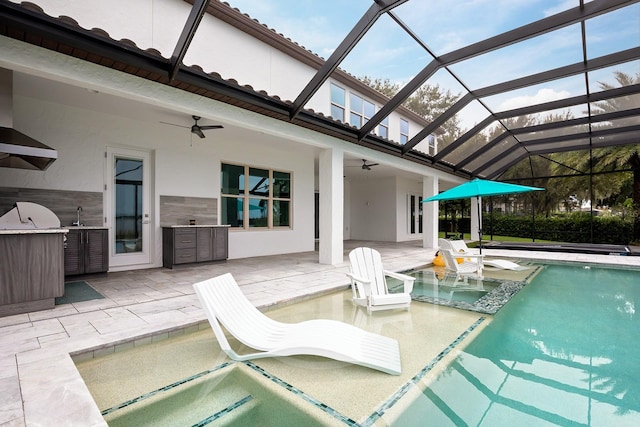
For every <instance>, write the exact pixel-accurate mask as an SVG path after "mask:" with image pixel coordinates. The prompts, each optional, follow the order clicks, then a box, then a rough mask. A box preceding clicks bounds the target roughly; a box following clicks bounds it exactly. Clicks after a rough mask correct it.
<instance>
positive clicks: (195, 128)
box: [191, 125, 204, 138]
mask: <svg viewBox="0 0 640 427" xmlns="http://www.w3.org/2000/svg"><path fill="white" fill-rule="evenodd" d="M191 133H195V134H196V135H198V136H199V137H200V138H204V133H202V130H200V126H197V125H193V126H191Z"/></svg>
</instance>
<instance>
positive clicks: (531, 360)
mask: <svg viewBox="0 0 640 427" xmlns="http://www.w3.org/2000/svg"><path fill="white" fill-rule="evenodd" d="M636 301H640V271H638V270H631V269H629V270H621V269H611V268H606V267H595V266H584V265H548V266H545V267H544V268H543V269H542V270H541V271H540V272H539V274H538V275H537V276H536V277H535V278H534V279H533V280H532V282H531V283H530V284H529V285H528V286H526V287H525V288H524V289H522V290H521V291H520V292H519V293H518V294H517V295H515V296H514V297H513V298H512V300H511V301H510V302H509V303H508V304H507V305H506V306H505V307H504V308H503V309H502V310H500V311H499V312H498V313H497V315H496V316H495V318H494V320H493V322H491V323H490V324H489V325H488V326H487V327H486V328H484V329H483V330H482V332H481V333H480V334H479V335H478V336H477V337H476V339H474V340H473V341H472V342H471V343H470V344H469V345H468V346H467V347H466V348H465V349H464V351H462V352H461V353H460V354H459V355H458V356H457V357H456V358H455V359H454V361H453V362H452V363H451V364H450V365H449V366H448V367H447V368H446V369H445V370H444V371H443V372H442V373H441V374H440V375H439V376H438V377H437V378H436V379H435V380H434V381H433V382H432V383H431V384H430V385H429V386H428V387H427V388H426V390H425V391H424V393H422V395H421V396H420V397H419V398H417V399H415V400H414V402H413V403H412V404H411V405H410V406H409V407H408V409H407V410H406V411H404V412H403V413H402V414H401V415H400V416H399V417H398V418H397V420H396V423H395V425H398V426H411V425H416V426H418V425H424V423H425V422H426V421H427V420H428V421H429V424H431V425H438V426H467V425H473V426H514V425H527V426H532V425H536V426H538V425H561V426H613V425H615V426H626V425H629V426H631V425H634V426H636V425H640V364H639V363H638V360H639V356H640V340H639V339H638V331H639V330H640V320H639V319H638V317H637V315H636V313H635V302H636Z"/></svg>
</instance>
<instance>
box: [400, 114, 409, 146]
mask: <svg viewBox="0 0 640 427" xmlns="http://www.w3.org/2000/svg"><path fill="white" fill-rule="evenodd" d="M405 123H406V128H407V129H406V132H403V129H402V128H403V126H402V125H403V124H405ZM407 142H409V120H407V119H403V118H400V144H401V145H405V144H406V143H407Z"/></svg>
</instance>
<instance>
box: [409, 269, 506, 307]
mask: <svg viewBox="0 0 640 427" xmlns="http://www.w3.org/2000/svg"><path fill="white" fill-rule="evenodd" d="M406 274H408V275H410V276H413V277H415V278H416V281H415V282H414V285H413V291H412V292H411V294H412V295H413V296H423V297H431V298H437V299H439V300H444V301H464V302H467V303H470V304H471V303H474V302H475V301H477V300H479V299H480V298H482V297H483V296H485V295H486V294H487V293H489V292H490V291H492V290H493V289H495V288H496V287H498V286H500V285H501V283H502V282H499V281H497V280H489V279H474V278H467V279H466V280H463V279H459V278H458V277H456V275H455V274H448V273H446V274H445V273H441V274H438V273H436V272H434V271H432V270H429V269H423V270H413V271H409V272H407V273H406Z"/></svg>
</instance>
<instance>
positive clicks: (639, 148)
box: [592, 71, 640, 242]
mask: <svg viewBox="0 0 640 427" xmlns="http://www.w3.org/2000/svg"><path fill="white" fill-rule="evenodd" d="M614 77H615V80H616V82H617V83H618V84H619V86H621V87H624V86H629V85H632V84H639V83H640V73H638V74H636V75H635V76H632V75H629V74H625V73H623V72H620V71H616V72H614ZM598 85H599V87H600V89H602V90H608V89H613V88H614V86H613V85H611V84H609V83H603V82H600V83H599V84H598ZM636 106H637V98H634V97H633V96H622V97H618V98H612V99H608V100H605V101H600V102H597V103H595V105H594V107H593V111H592V112H593V113H594V114H603V113H608V112H615V111H624V110H628V109H631V108H635V107H636ZM637 123H638V119H637V118H627V119H621V120H619V123H616V124H617V125H630V124H637ZM607 126H611V125H603V127H607ZM592 156H593V157H592V158H593V160H592V164H593V169H594V171H598V172H599V171H610V170H617V169H632V171H633V193H632V199H633V210H634V227H633V241H636V242H638V241H640V138H639V140H638V144H632V145H622V146H613V147H606V148H599V149H596V150H593V153H592Z"/></svg>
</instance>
